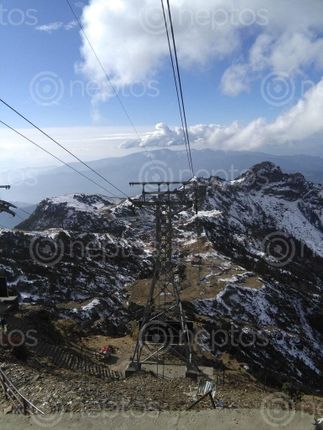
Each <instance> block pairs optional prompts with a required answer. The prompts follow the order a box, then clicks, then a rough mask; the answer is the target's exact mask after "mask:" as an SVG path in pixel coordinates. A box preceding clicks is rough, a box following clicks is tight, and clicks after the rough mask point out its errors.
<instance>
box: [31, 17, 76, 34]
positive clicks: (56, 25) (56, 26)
mask: <svg viewBox="0 0 323 430" xmlns="http://www.w3.org/2000/svg"><path fill="white" fill-rule="evenodd" d="M76 27H77V21H75V20H73V21H70V22H68V23H66V24H64V23H63V22H61V21H56V22H51V23H49V24H43V25H39V26H38V27H36V30H37V31H43V32H45V33H49V34H51V33H53V32H54V31H58V30H61V29H64V30H66V31H69V30H73V29H74V28H76Z"/></svg>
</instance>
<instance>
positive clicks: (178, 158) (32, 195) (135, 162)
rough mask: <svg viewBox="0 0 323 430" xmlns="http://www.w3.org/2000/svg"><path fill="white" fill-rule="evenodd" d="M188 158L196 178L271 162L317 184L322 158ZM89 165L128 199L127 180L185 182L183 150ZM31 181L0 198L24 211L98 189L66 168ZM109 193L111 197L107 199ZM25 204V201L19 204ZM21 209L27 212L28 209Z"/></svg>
mask: <svg viewBox="0 0 323 430" xmlns="http://www.w3.org/2000/svg"><path fill="white" fill-rule="evenodd" d="M192 153H193V160H194V167H195V173H196V176H199V177H204V178H205V177H209V176H219V177H221V178H223V179H226V180H233V179H235V178H236V177H238V176H239V175H240V174H241V173H243V172H244V171H246V170H248V169H249V168H250V167H251V166H253V165H255V164H257V163H261V162H263V161H271V162H273V163H275V164H276V165H278V166H280V167H281V168H282V169H283V170H284V171H285V172H287V173H295V172H300V173H302V174H303V175H304V176H305V178H306V179H307V180H308V181H312V182H315V183H323V158H320V157H313V156H308V155H293V156H279V155H270V154H265V153H261V152H247V151H228V152H226V151H214V150H210V149H205V150H193V152H192ZM89 165H90V166H91V167H93V168H94V169H96V170H97V171H98V172H99V173H100V174H101V175H103V176H105V177H106V178H107V179H108V180H109V181H111V182H112V183H113V184H115V185H117V186H118V188H119V189H121V190H122V191H123V192H125V193H126V194H127V195H134V194H136V193H137V192H138V191H139V190H137V189H131V188H130V187H129V182H131V181H149V180H150V181H152V180H187V179H189V178H190V172H189V170H188V167H187V166H188V163H187V156H186V153H185V151H173V150H169V149H164V150H156V151H149V152H148V151H146V152H144V151H143V152H138V153H135V154H131V155H127V156H124V157H118V158H107V159H102V160H98V161H93V162H89ZM72 166H73V167H74V168H75V169H77V170H79V171H80V172H83V173H84V174H86V175H87V176H89V177H91V178H92V179H93V180H95V181H97V182H100V183H101V184H102V185H103V186H106V187H107V188H108V189H111V194H112V193H113V194H114V195H120V193H119V192H118V191H116V190H115V189H113V188H112V187H110V186H109V185H107V184H106V183H105V182H104V181H102V180H100V178H97V177H96V176H95V175H94V174H92V173H91V172H90V171H87V170H86V168H85V167H84V166H83V165H82V164H79V163H73V164H72ZM34 175H35V177H34V178H32V180H31V178H28V181H25V182H23V181H20V182H19V184H17V185H15V184H14V183H13V184H12V189H11V190H10V191H6V193H5V194H4V193H3V194H2V196H1V197H2V198H3V199H5V200H8V201H10V202H18V203H16V204H17V206H18V207H22V208H26V206H28V205H30V206H32V205H33V204H35V203H38V202H39V201H40V200H42V199H44V198H47V197H54V196H59V195H63V194H72V193H89V194H92V193H100V194H104V191H103V190H102V189H101V190H100V188H98V187H96V185H94V184H92V183H91V182H89V181H87V180H86V179H85V178H82V177H81V176H80V175H77V174H76V173H74V172H73V171H71V170H70V169H68V168H67V167H65V166H63V167H59V168H50V169H48V171H47V172H44V170H43V169H42V170H40V171H39V172H38V173H37V171H36V170H35V171H34ZM113 194H112V195H113ZM19 202H27V203H23V204H21V203H19ZM27 211H28V212H29V210H28V208H27ZM18 214H19V217H22V218H26V214H25V213H24V212H21V211H19V212H18ZM19 221H21V220H20V219H19V220H16V219H14V220H12V219H11V218H8V217H7V216H6V215H0V224H1V225H3V226H8V227H12V226H13V225H15V224H17V223H18V222H19Z"/></svg>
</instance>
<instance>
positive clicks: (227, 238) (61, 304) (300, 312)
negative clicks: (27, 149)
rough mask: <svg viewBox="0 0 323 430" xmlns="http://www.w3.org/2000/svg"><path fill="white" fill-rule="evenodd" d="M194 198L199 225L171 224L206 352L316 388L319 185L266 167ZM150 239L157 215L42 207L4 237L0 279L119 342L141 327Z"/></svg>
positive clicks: (88, 203) (321, 283) (81, 199)
mask: <svg viewBox="0 0 323 430" xmlns="http://www.w3.org/2000/svg"><path fill="white" fill-rule="evenodd" d="M194 187H195V185H194V182H192V185H191V186H189V187H188V191H189V192H193V190H194ZM198 190H199V201H200V211H199V213H198V215H196V214H195V212H194V211H193V209H192V210H188V211H183V212H182V213H180V214H179V215H178V216H177V217H176V218H175V219H174V223H175V227H176V231H177V241H176V247H177V248H178V254H179V255H180V257H181V260H182V262H181V265H182V267H181V273H182V291H181V295H182V299H183V301H184V306H185V309H186V311H187V313H188V314H189V315H190V316H191V317H192V318H193V319H194V320H195V321H196V322H197V324H198V325H199V327H202V328H204V329H206V330H207V333H208V336H203V347H204V348H205V349H207V350H210V351H212V352H213V353H214V354H216V355H219V354H220V353H222V352H224V351H228V352H230V353H231V354H233V355H235V356H237V357H238V358H239V359H240V361H241V362H244V363H246V365H248V368H249V369H251V371H252V372H253V373H254V374H257V375H258V376H259V377H262V378H264V379H266V380H267V382H268V379H272V380H280V379H286V380H287V379H292V380H294V381H297V382H298V383H301V384H303V385H310V386H312V387H316V388H320V387H322V382H323V378H322V374H323V329H322V327H323V311H322V309H323V307H322V304H323V264H322V263H323V245H322V239H323V191H322V187H321V186H319V185H315V184H312V183H310V182H307V181H306V180H305V179H304V177H303V176H302V175H301V174H285V173H283V172H282V171H281V170H280V168H279V167H277V166H276V165H274V164H272V163H269V162H266V163H261V164H258V165H256V166H254V167H253V168H252V169H250V170H249V171H247V172H246V173H244V174H243V175H241V176H240V177H239V178H238V179H236V180H233V181H224V180H223V179H220V178H218V177H210V178H208V179H199V180H198ZM197 232H198V233H197ZM153 238H154V217H153V214H152V213H151V211H149V210H147V211H146V210H144V209H138V208H137V209H134V208H133V207H132V205H131V203H130V202H129V201H123V202H120V203H117V204H116V203H112V202H110V201H109V200H108V199H106V198H105V197H103V196H98V195H85V194H76V195H70V196H62V197H58V198H51V199H46V200H44V201H42V202H41V203H40V205H39V206H38V207H37V208H36V210H35V212H34V213H33V215H32V216H31V217H30V218H29V219H28V220H26V221H25V222H24V223H22V224H21V225H20V226H18V229H17V230H15V231H10V230H0V249H1V257H0V272H1V273H2V274H4V275H6V276H7V277H8V279H9V281H10V286H11V287H12V288H13V289H14V290H16V291H17V292H18V293H19V294H20V296H21V298H22V299H23V300H25V301H29V302H35V303H40V304H42V305H44V306H45V305H46V306H48V305H49V306H50V307H51V308H52V309H53V310H54V311H55V315H56V317H57V318H72V319H75V320H77V321H79V322H80V324H81V326H82V327H84V329H88V328H89V327H91V329H92V330H93V329H95V330H98V331H99V332H100V331H103V332H109V333H111V332H112V333H117V334H122V333H124V332H126V331H127V324H128V323H129V322H130V321H132V320H135V319H138V313H137V312H134V309H136V311H137V310H138V309H140V307H141V306H142V296H143V285H144V284H145V282H149V278H150V277H151V275H152V266H153ZM194 255H195V257H194ZM196 257H199V258H201V260H202V264H201V265H196V264H193V263H192V258H193V259H194V258H196ZM129 305H130V306H129ZM229 333H230V337H228V339H225V337H226V334H229ZM241 339H243V341H242V340H241ZM224 340H225V341H224Z"/></svg>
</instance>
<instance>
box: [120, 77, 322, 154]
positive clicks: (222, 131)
mask: <svg viewBox="0 0 323 430" xmlns="http://www.w3.org/2000/svg"><path fill="white" fill-rule="evenodd" d="M322 117H323V79H322V80H321V81H320V82H319V83H318V84H317V85H316V86H314V87H313V88H311V89H310V90H308V91H307V93H306V94H305V95H304V97H302V99H301V100H299V102H298V103H297V104H296V105H295V106H293V107H292V108H291V109H290V110H288V111H287V112H285V113H283V114H282V115H279V116H278V117H277V118H276V119H275V120H274V121H272V122H267V121H265V120H264V119H263V118H257V119H255V120H254V121H251V122H250V123H249V124H247V125H241V124H239V123H238V122H233V123H232V124H230V125H228V126H221V125H217V124H207V125H205V124H199V125H195V126H192V127H190V130H189V134H190V140H191V143H192V145H193V146H198V147H211V148H213V149H225V150H251V149H258V148H261V147H264V146H265V145H283V144H297V143H298V142H306V141H307V140H312V139H315V138H317V139H318V140H322V139H323V121H322ZM182 136H183V135H182V129H180V128H174V129H171V128H169V127H168V126H167V125H165V124H157V125H156V127H155V130H154V131H153V132H151V133H148V134H146V135H145V136H144V137H143V138H142V139H132V140H129V141H127V142H126V143H125V144H123V145H122V146H123V147H126V148H134V147H167V146H176V145H183V137H182Z"/></svg>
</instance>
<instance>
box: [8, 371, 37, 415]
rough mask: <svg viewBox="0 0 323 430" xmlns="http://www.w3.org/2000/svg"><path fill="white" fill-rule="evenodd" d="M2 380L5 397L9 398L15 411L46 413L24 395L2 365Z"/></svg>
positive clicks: (24, 413)
mask: <svg viewBox="0 0 323 430" xmlns="http://www.w3.org/2000/svg"><path fill="white" fill-rule="evenodd" d="M0 382H1V385H2V388H3V391H4V395H5V398H6V399H7V400H9V401H10V402H11V403H12V405H13V408H14V412H15V413H21V414H23V415H32V414H41V415H45V414H44V412H43V411H41V410H40V409H39V408H37V407H36V406H35V405H34V404H33V403H31V402H30V401H29V400H28V399H26V397H24V396H23V395H22V394H21V393H20V391H19V390H18V389H17V388H16V387H15V385H14V384H13V382H12V381H11V380H10V379H9V378H8V376H7V375H6V374H5V373H4V371H3V369H1V367H0Z"/></svg>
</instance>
